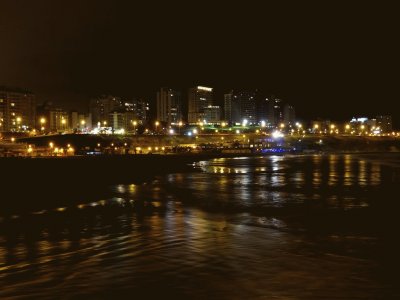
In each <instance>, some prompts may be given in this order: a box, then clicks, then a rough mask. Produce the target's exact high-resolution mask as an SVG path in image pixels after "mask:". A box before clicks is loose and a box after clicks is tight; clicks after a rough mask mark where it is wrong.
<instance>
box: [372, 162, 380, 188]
mask: <svg viewBox="0 0 400 300" xmlns="http://www.w3.org/2000/svg"><path fill="white" fill-rule="evenodd" d="M370 180H371V185H379V184H380V183H381V165H380V163H378V162H371V170H370Z"/></svg>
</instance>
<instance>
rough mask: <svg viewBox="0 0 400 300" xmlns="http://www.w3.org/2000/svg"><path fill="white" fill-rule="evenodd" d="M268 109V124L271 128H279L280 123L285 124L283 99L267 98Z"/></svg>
mask: <svg viewBox="0 0 400 300" xmlns="http://www.w3.org/2000/svg"><path fill="white" fill-rule="evenodd" d="M266 102H267V105H266V108H267V111H266V113H267V120H266V122H267V124H270V125H271V126H277V125H278V124H279V123H281V122H283V121H284V119H283V103H282V100H281V99H278V98H276V97H274V96H271V97H269V98H266Z"/></svg>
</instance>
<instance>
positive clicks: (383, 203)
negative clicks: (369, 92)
mask: <svg viewBox="0 0 400 300" xmlns="http://www.w3.org/2000/svg"><path fill="white" fill-rule="evenodd" d="M399 181H400V159H399V157H398V156H397V155H395V154H387V155H385V156H382V155H376V156H375V155H350V154H349V155H329V156H320V155H315V156H271V157H264V158H238V159H215V160H210V161H206V162H200V163H198V164H196V165H195V166H194V167H193V172H189V173H176V174H169V175H165V176H164V175H163V176H159V177H157V178H155V179H154V180H152V181H150V182H148V183H146V184H140V185H135V184H124V185H114V186H111V187H109V189H108V191H107V193H105V194H104V195H105V198H101V197H99V199H98V200H97V201H94V202H89V203H86V202H82V203H81V204H78V205H71V206H66V207H59V208H57V209H53V208H52V209H50V208H47V209H46V208H45V207H44V208H43V209H40V210H36V211H29V212H24V213H21V214H13V215H1V217H0V287H1V289H0V298H2V297H4V298H8V297H10V298H11V297H16V298H17V297H21V298H23V297H34V298H36V297H37V298H73V297H82V298H83V297H86V296H92V297H97V298H112V297H114V298H115V297H118V296H121V297H122V296H125V295H129V297H135V296H140V297H145V298H161V297H162V298H165V297H171V296H172V297H175V298H194V299H243V298H245V299H248V298H252V299H271V298H272V299H274V298H276V299H310V298H311V299H313V298H318V299H321V298H322V299H338V298H339V299H349V298H350V299H351V298H357V299H360V298H361V299H363V298H365V299H376V298H377V299H386V298H398V297H400V289H399V282H398V279H397V278H396V276H395V274H396V272H397V271H398V247H397V245H396V239H397V229H398V221H397V214H398V208H399V205H398V199H397V197H398V196H397V195H396V191H397V190H398V184H399ZM96 195H97V194H96ZM110 195H111V196H110Z"/></svg>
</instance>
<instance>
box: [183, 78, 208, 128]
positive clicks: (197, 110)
mask: <svg viewBox="0 0 400 300" xmlns="http://www.w3.org/2000/svg"><path fill="white" fill-rule="evenodd" d="M188 99H189V101H188V102H189V113H188V121H189V123H192V124H194V123H197V122H200V121H203V120H204V109H205V108H206V107H208V106H210V105H213V89H212V88H210V87H205V86H196V87H194V88H190V89H189V94H188Z"/></svg>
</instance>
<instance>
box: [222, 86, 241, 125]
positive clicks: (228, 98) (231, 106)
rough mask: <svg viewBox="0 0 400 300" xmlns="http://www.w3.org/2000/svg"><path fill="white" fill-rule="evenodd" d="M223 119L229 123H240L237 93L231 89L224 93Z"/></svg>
mask: <svg viewBox="0 0 400 300" xmlns="http://www.w3.org/2000/svg"><path fill="white" fill-rule="evenodd" d="M224 111H225V121H227V122H228V123H229V124H235V123H240V122H241V120H240V102H239V98H238V96H237V95H235V94H234V93H233V91H231V92H230V93H228V94H225V95H224Z"/></svg>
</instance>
